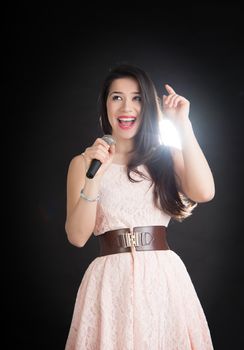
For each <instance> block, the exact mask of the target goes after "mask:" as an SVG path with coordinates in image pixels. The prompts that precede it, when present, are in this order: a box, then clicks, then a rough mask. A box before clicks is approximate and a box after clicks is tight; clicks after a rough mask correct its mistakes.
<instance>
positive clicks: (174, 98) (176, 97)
mask: <svg viewBox="0 0 244 350" xmlns="http://www.w3.org/2000/svg"><path fill="white" fill-rule="evenodd" d="M171 96H172V97H171V99H170V103H169V108H173V107H176V106H177V103H175V101H177V100H178V97H180V96H179V95H176V94H175V95H171Z"/></svg>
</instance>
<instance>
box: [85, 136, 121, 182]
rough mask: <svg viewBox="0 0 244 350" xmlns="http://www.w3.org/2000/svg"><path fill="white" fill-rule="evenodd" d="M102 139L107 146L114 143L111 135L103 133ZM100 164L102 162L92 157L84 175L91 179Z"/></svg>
mask: <svg viewBox="0 0 244 350" xmlns="http://www.w3.org/2000/svg"><path fill="white" fill-rule="evenodd" d="M102 139H103V140H104V141H106V142H107V144H108V145H109V146H111V145H113V144H115V143H116V142H115V140H114V139H113V138H112V136H111V135H104V136H103V137H102ZM101 165H102V163H101V162H100V160H98V159H93V160H92V161H91V165H90V167H89V169H88V170H87V173H86V176H87V177H88V178H89V179H93V177H94V176H95V175H96V173H97V171H98V169H99V168H100V166H101Z"/></svg>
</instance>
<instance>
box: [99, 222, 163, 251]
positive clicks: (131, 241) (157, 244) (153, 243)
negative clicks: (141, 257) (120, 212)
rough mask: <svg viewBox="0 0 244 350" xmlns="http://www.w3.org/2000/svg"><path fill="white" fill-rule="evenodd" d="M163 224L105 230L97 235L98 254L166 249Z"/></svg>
mask: <svg viewBox="0 0 244 350" xmlns="http://www.w3.org/2000/svg"><path fill="white" fill-rule="evenodd" d="M166 233H167V229H166V227H165V226H141V227H134V228H133V232H131V231H130V229H129V228H123V229H118V230H113V231H107V232H105V233H103V234H101V235H98V236H97V237H98V238H99V246H100V256H104V255H109V254H116V253H126V252H131V251H132V249H133V247H134V248H135V250H137V251H145V250H168V249H170V248H169V246H168V243H167V240H166Z"/></svg>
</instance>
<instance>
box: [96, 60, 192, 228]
mask: <svg viewBox="0 0 244 350" xmlns="http://www.w3.org/2000/svg"><path fill="white" fill-rule="evenodd" d="M126 77H130V78H134V79H135V80H136V81H137V82H138V84H139V88H140V94H141V103H142V105H141V107H142V108H141V124H140V126H139V129H138V131H137V133H136V135H135V137H134V148H133V150H132V152H131V157H130V161H129V163H128V165H127V175H128V178H129V180H130V181H132V182H136V181H137V180H135V179H133V177H132V176H131V173H133V172H134V173H137V174H139V175H140V176H141V177H142V178H145V175H144V174H143V173H142V172H140V171H139V170H138V169H137V167H138V166H139V165H142V164H143V165H144V166H145V167H146V169H147V171H148V173H149V175H150V178H151V181H152V184H154V204H155V205H156V206H157V207H158V208H160V209H161V210H163V211H164V212H166V213H167V214H169V215H170V216H171V217H172V218H174V219H175V220H177V221H182V220H183V219H185V218H186V217H188V216H189V215H191V213H192V210H193V208H194V207H195V206H196V205H197V204H196V203H195V202H193V201H192V200H190V199H189V198H187V197H186V196H185V195H184V194H183V193H181V192H180V191H179V189H178V188H177V182H176V174H175V172H174V166H173V159H172V155H171V152H170V149H169V147H168V146H165V145H162V144H161V142H160V129H159V121H160V118H161V116H162V108H161V102H160V99H159V97H158V94H157V91H156V88H155V85H154V83H153V82H152V80H151V78H150V77H149V75H148V74H147V73H146V72H145V71H143V70H142V69H141V68H139V67H137V66H134V65H130V64H120V65H117V66H115V67H114V68H112V69H111V70H110V71H109V73H108V75H107V77H106V78H105V79H104V81H103V84H102V88H101V91H100V94H99V98H98V113H99V116H100V122H101V127H102V130H103V132H104V133H105V134H112V127H111V125H110V123H109V120H108V115H107V107H106V102H107V97H108V94H109V89H110V86H111V83H112V82H113V81H114V80H115V79H119V78H126Z"/></svg>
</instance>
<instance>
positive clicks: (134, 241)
mask: <svg viewBox="0 0 244 350" xmlns="http://www.w3.org/2000/svg"><path fill="white" fill-rule="evenodd" d="M139 233H140V232H134V231H133V232H126V233H125V234H124V235H123V236H124V248H128V247H131V248H132V247H138V246H139V245H140V242H139V235H138V234H139Z"/></svg>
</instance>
